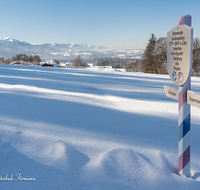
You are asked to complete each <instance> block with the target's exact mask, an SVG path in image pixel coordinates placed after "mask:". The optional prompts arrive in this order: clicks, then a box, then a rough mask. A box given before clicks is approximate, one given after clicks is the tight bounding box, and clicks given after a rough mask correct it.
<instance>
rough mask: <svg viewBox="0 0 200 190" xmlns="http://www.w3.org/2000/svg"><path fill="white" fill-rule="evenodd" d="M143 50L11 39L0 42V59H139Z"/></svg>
mask: <svg viewBox="0 0 200 190" xmlns="http://www.w3.org/2000/svg"><path fill="white" fill-rule="evenodd" d="M143 52H144V50H141V49H139V50H138V49H136V50H132V49H122V50H112V51H111V50H108V49H107V48H105V47H103V46H94V45H87V44H82V45H80V44H75V43H72V44H70V43H66V42H65V43H62V44H58V43H46V44H35V45H34V44H30V43H28V42H25V41H19V40H17V39H13V38H11V37H7V38H3V39H1V40H0V57H4V59H8V58H11V57H12V56H14V55H17V54H21V53H25V54H27V55H34V54H37V55H40V57H41V59H42V60H50V59H58V60H64V61H69V60H72V59H75V58H76V57H77V56H78V55H80V56H81V58H82V59H87V60H89V59H95V58H105V57H107V58H108V57H111V58H115V57H120V58H127V57H129V58H135V59H141V57H142V55H143Z"/></svg>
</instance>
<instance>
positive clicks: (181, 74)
mask: <svg viewBox="0 0 200 190" xmlns="http://www.w3.org/2000/svg"><path fill="white" fill-rule="evenodd" d="M192 50H193V28H192V27H191V16H190V15H184V16H182V17H180V19H179V25H178V26H175V27H174V28H173V29H172V30H171V31H170V32H168V33H167V70H168V73H169V76H170V78H171V80H172V82H173V83H174V84H176V85H178V86H179V87H178V89H175V88H172V87H168V86H164V90H165V93H166V96H167V97H169V98H173V99H175V100H178V101H179V119H178V126H179V142H178V172H179V174H180V175H182V176H186V177H189V176H190V105H192V106H196V107H198V108H200V95H198V94H195V93H194V92H192V91H191V70H192Z"/></svg>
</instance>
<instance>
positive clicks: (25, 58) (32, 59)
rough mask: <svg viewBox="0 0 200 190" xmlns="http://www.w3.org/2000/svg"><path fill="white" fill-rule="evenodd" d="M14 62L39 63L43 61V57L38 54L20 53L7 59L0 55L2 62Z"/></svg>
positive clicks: (0, 61)
mask: <svg viewBox="0 0 200 190" xmlns="http://www.w3.org/2000/svg"><path fill="white" fill-rule="evenodd" d="M13 62H15V64H26V63H27V64H28V63H30V64H31V63H32V64H33V63H35V64H37V63H40V62H41V58H40V56H39V55H36V54H35V55H26V54H18V55H15V56H13V57H12V58H9V59H6V60H4V58H3V57H0V63H4V64H10V63H13Z"/></svg>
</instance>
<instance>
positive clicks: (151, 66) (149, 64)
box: [142, 33, 157, 73]
mask: <svg viewBox="0 0 200 190" xmlns="http://www.w3.org/2000/svg"><path fill="white" fill-rule="evenodd" d="M155 45H156V37H155V35H154V34H153V33H152V34H151V37H150V39H149V43H148V44H147V47H146V50H145V52H144V58H143V60H142V65H143V66H142V68H143V71H144V72H145V73H157V68H156V63H155V56H154V49H155Z"/></svg>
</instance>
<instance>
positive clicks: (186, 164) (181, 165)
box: [178, 15, 191, 177]
mask: <svg viewBox="0 0 200 190" xmlns="http://www.w3.org/2000/svg"><path fill="white" fill-rule="evenodd" d="M183 24H185V25H188V26H191V16H190V15H184V16H182V17H180V18H179V25H183ZM188 90H191V77H190V78H189V80H188V81H187V83H186V84H185V85H184V86H181V87H180V86H179V120H178V125H179V142H178V157H179V158H178V172H179V174H180V175H182V176H186V177H189V176H190V105H189V104H187V91H188Z"/></svg>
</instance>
